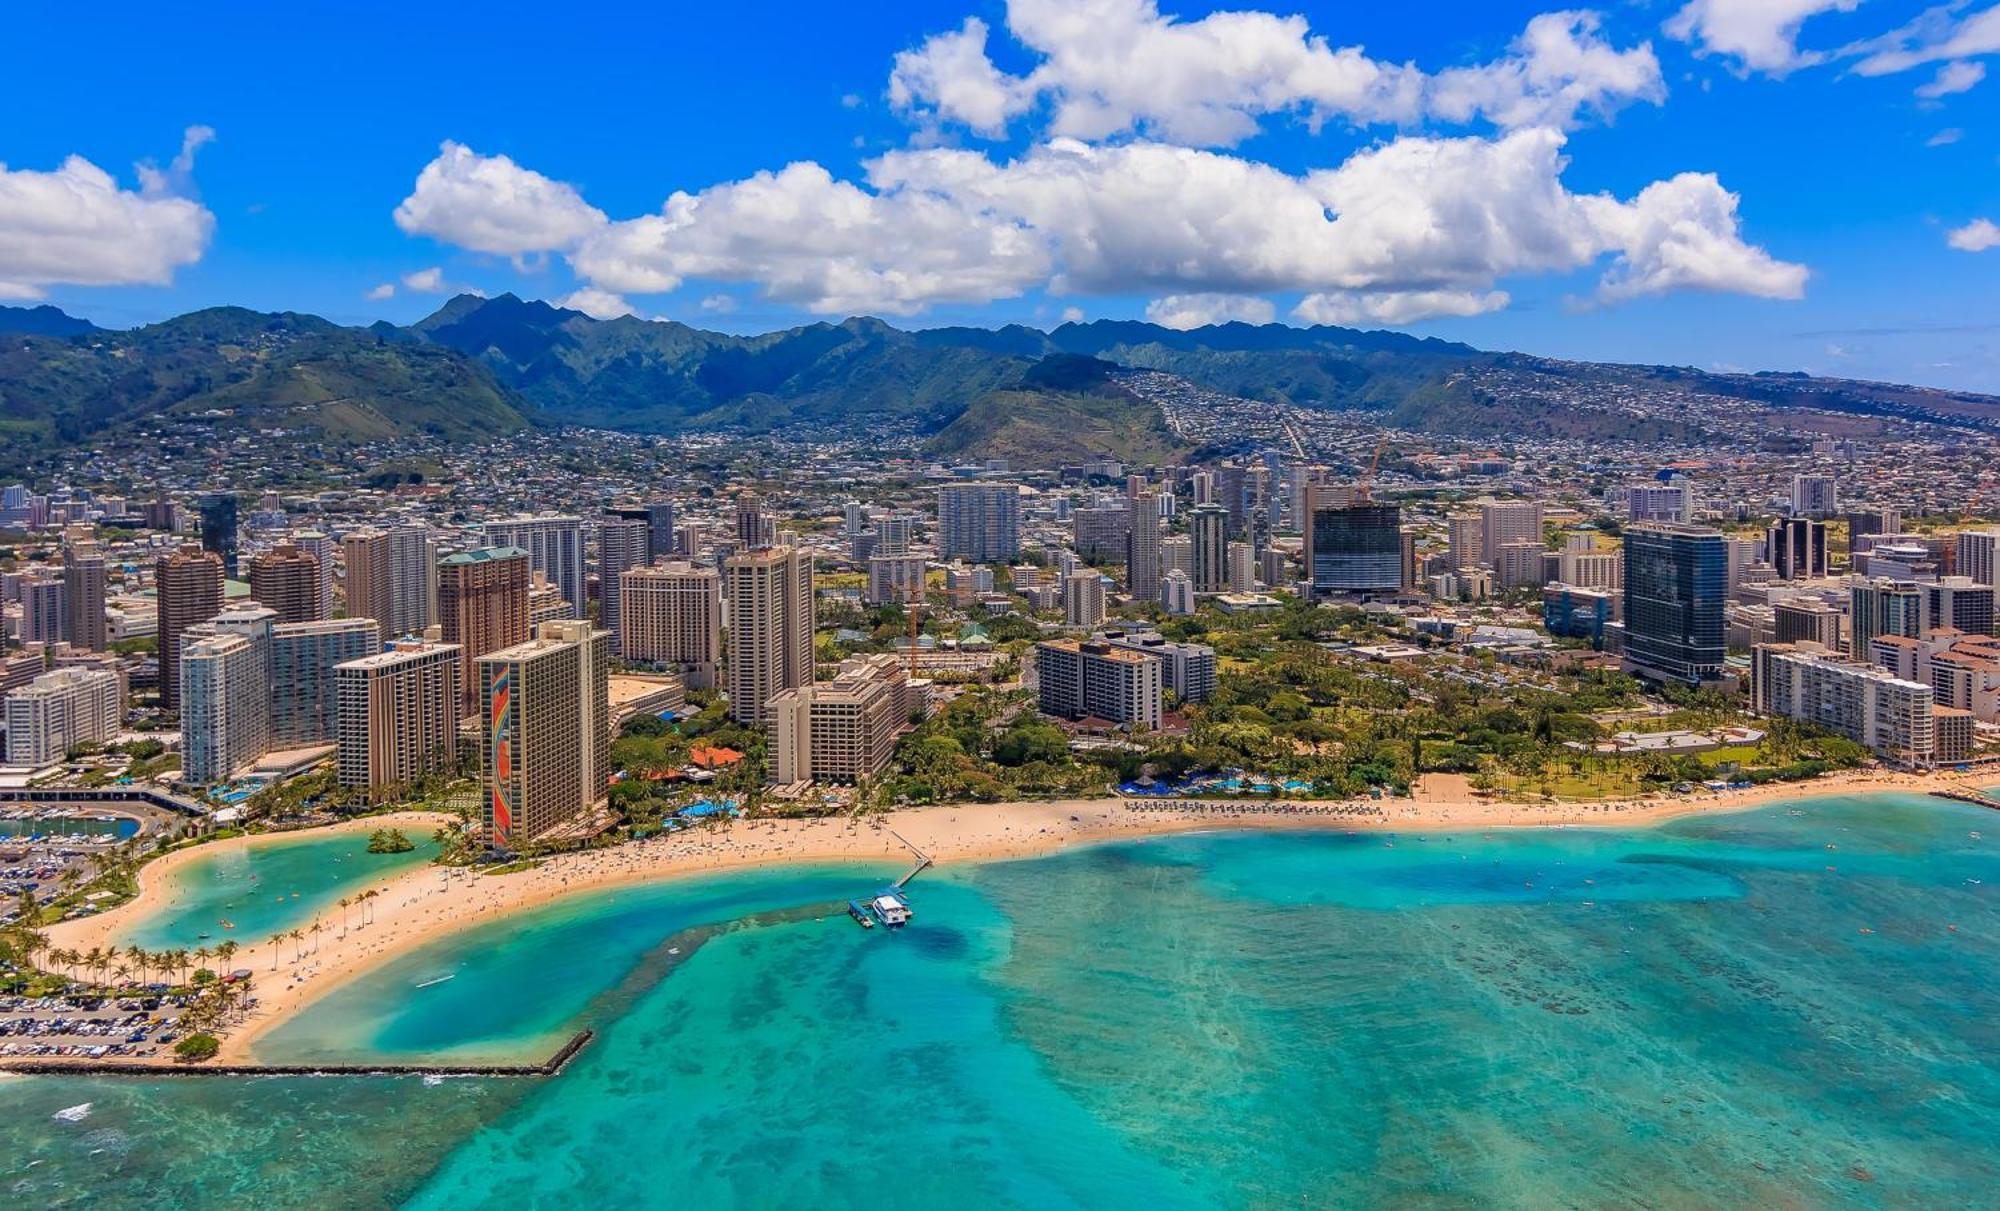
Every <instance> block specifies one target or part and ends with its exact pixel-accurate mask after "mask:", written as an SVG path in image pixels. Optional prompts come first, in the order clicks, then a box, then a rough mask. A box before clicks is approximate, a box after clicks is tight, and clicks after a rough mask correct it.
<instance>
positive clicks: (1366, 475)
mask: <svg viewBox="0 0 2000 1211" xmlns="http://www.w3.org/2000/svg"><path fill="white" fill-rule="evenodd" d="M1388 448H1389V431H1388V430H1387V429H1384V430H1383V431H1382V438H1381V440H1380V441H1378V442H1376V443H1375V456H1374V457H1373V458H1370V459H1369V460H1368V469H1367V470H1366V471H1364V472H1362V474H1361V478H1360V479H1359V480H1357V481H1355V484H1354V503H1355V504H1360V505H1365V504H1367V503H1368V499H1369V496H1368V493H1369V489H1370V487H1371V486H1372V485H1373V484H1374V483H1375V469H1376V468H1377V467H1380V466H1381V465H1382V452H1383V451H1384V450H1387V449H1388Z"/></svg>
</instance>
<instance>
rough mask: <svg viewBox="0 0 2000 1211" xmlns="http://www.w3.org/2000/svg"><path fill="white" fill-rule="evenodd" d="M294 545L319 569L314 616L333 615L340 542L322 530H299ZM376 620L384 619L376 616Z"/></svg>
mask: <svg viewBox="0 0 2000 1211" xmlns="http://www.w3.org/2000/svg"><path fill="white" fill-rule="evenodd" d="M292 545H293V546H295V547H297V548H298V549H299V550H301V551H304V552H305V553H306V554H308V555H310V556H312V557H313V564H314V566H316V567H317V568H318V569H319V580H318V582H317V583H316V584H315V585H314V587H313V615H312V616H313V617H314V618H331V617H333V563H334V555H335V553H336V552H337V551H338V550H339V549H340V544H338V543H336V542H334V541H333V538H332V537H331V536H330V535H328V534H327V533H326V532H324V531H322V530H299V531H297V532H296V533H294V534H293V535H292ZM362 617H364V618H375V615H373V614H365V615H362ZM375 621H377V622H381V621H382V620H381V619H380V618H375ZM385 625H386V624H385Z"/></svg>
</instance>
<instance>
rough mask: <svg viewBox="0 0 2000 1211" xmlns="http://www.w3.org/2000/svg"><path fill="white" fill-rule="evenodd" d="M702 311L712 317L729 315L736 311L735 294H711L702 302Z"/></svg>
mask: <svg viewBox="0 0 2000 1211" xmlns="http://www.w3.org/2000/svg"><path fill="white" fill-rule="evenodd" d="M701 309H702V310H703V311H706V312H708V313H709V314H711V315H728V314H729V313H730V312H732V311H734V310H736V296H735V295H733V294H711V295H709V296H708V297H707V298H705V299H703V300H702V301H701Z"/></svg>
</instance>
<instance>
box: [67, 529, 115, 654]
mask: <svg viewBox="0 0 2000 1211" xmlns="http://www.w3.org/2000/svg"><path fill="white" fill-rule="evenodd" d="M62 586H63V613H64V616H65V623H66V625H65V626H64V628H63V629H64V637H65V638H66V639H68V640H69V642H70V645H71V646H72V647H79V648H87V649H89V650H90V651H93V652H102V651H105V650H106V649H108V648H110V646H111V626H110V622H109V620H108V619H106V618H105V615H104V599H105V591H106V587H107V586H106V570H105V561H104V549H103V548H102V547H100V546H98V544H97V542H96V541H95V540H94V539H89V538H77V539H75V540H73V541H66V542H65V543H64V544H63V575H62Z"/></svg>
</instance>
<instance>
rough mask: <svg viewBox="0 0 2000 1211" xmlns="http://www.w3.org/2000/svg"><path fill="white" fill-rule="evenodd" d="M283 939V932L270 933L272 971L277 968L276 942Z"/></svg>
mask: <svg viewBox="0 0 2000 1211" xmlns="http://www.w3.org/2000/svg"><path fill="white" fill-rule="evenodd" d="M284 940H285V935H284V934H282V933H274V934H272V935H271V970H272V971H276V970H278V943H280V942H282V941H284Z"/></svg>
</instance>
